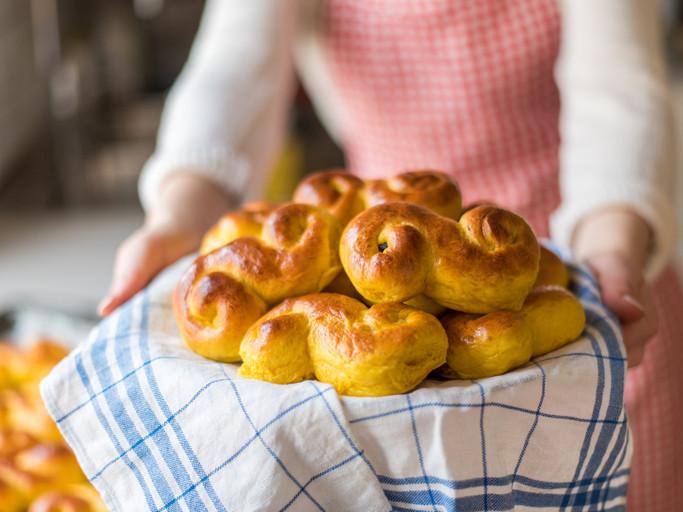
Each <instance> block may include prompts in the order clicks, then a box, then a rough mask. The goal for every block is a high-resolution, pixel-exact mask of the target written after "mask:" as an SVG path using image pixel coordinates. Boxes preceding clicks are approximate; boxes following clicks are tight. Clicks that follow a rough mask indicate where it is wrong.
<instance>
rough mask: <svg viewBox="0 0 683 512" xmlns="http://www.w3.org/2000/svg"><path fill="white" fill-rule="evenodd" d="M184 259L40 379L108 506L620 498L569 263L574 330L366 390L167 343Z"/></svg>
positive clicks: (603, 326)
mask: <svg viewBox="0 0 683 512" xmlns="http://www.w3.org/2000/svg"><path fill="white" fill-rule="evenodd" d="M189 261H190V260H189V259H185V260H183V261H181V262H179V263H178V264H176V265H175V266H173V267H171V268H170V269H168V270H167V271H166V272H165V273H163V274H162V275H161V276H160V277H159V278H158V279H156V280H155V281H154V282H153V283H152V284H151V285H150V286H149V287H148V288H147V289H146V290H145V291H144V292H142V293H141V294H139V295H138V296H137V297H136V298H135V299H133V300H132V301H131V302H129V303H128V304H127V305H125V306H124V307H122V308H121V309H120V310H119V311H118V312H117V313H115V314H114V315H113V316H111V317H109V318H107V319H106V320H104V321H103V322H102V323H101V324H100V325H99V326H98V327H97V328H96V329H95V330H94V332H93V333H92V334H91V336H90V339H89V340H88V341H87V342H86V343H84V344H83V345H82V346H81V347H80V348H79V349H78V350H76V351H75V352H74V353H73V354H72V355H71V356H70V357H68V358H67V359H66V360H64V361H63V362H62V363H61V364H60V365H59V366H58V367H57V368H56V369H55V370H54V371H53V373H52V374H51V375H50V376H49V377H48V378H47V379H46V380H45V381H44V382H43V386H42V392H43V397H44V399H45V401H46V403H47V406H48V409H49V411H50V413H51V414H52V415H53V417H54V418H55V420H56V421H57V423H58V425H59V427H60V429H61V431H62V433H63V434H64V436H65V438H66V440H67V441H68V442H69V444H70V445H71V446H72V447H73V449H74V451H75V452H76V454H77V456H78V459H79V461H80V462H81V465H82V467H83V469H84V471H85V473H86V474H87V476H88V478H89V479H90V480H91V481H92V482H93V483H94V485H95V486H96V487H97V488H98V490H99V491H100V492H101V494H102V496H103V498H104V499H105V501H106V503H107V505H108V506H109V507H110V508H111V509H112V510H115V511H126V512H128V511H133V510H134V511H142V510H152V511H166V510H168V511H174V512H175V511H188V510H189V511H192V512H195V511H197V512H202V511H239V512H244V511H252V510H268V511H270V510H290V511H299V510H301V511H309V510H311V511H313V510H318V511H322V510H324V511H334V512H339V511H346V510H348V511H363V512H372V511H388V510H395V511H404V510H431V511H446V510H448V511H488V510H491V511H493V510H512V509H516V508H519V509H534V510H535V509H539V510H558V509H559V510H623V509H624V505H625V495H626V485H627V480H628V467H629V462H630V455H631V447H630V442H629V430H628V426H627V423H626V418H625V413H624V404H623V385H624V375H625V369H626V365H625V360H624V350H623V346H622V343H621V340H620V334H619V330H618V325H617V323H616V321H615V319H614V318H613V317H612V316H611V315H610V314H608V313H607V312H606V310H605V309H604V308H603V306H602V305H601V303H600V301H599V297H598V291H597V290H596V287H595V283H594V282H593V280H592V278H591V277H590V276H589V275H588V273H587V272H586V271H585V270H582V269H579V268H574V269H573V280H574V286H575V290H574V291H575V292H576V293H577V294H578V296H579V297H580V299H581V300H582V302H583V304H584V306H585V309H586V313H587V317H588V325H587V328H586V330H585V332H584V336H583V337H582V338H581V339H580V340H578V341H577V342H575V343H572V344H570V345H568V346H567V347H565V348H563V349H561V350H559V351H556V352H553V353H552V354H548V355H546V356H544V357H542V358H539V359H537V360H536V361H534V362H532V363H530V364H529V365H527V366H525V367H523V368H521V369H519V370H517V371H514V372H512V373H509V374H507V375H504V376H500V377H495V378H490V379H483V380H480V381H449V382H440V381H427V382H425V383H424V384H423V385H422V386H421V387H420V388H419V389H418V390H416V391H414V392H412V393H410V394H407V395H397V396H390V397H382V398H351V397H339V396H337V395H336V393H335V391H334V390H333V389H332V388H330V386H328V385H326V384H322V383H319V382H311V381H309V382H303V383H300V384H294V385H288V386H278V385H273V384H268V383H264V382H259V381H254V380H245V379H241V378H240V377H238V376H237V373H236V371H237V366H236V365H229V364H218V363H215V362H211V361H207V360H204V359H202V358H200V357H198V356H196V355H194V354H193V353H192V352H190V351H189V350H188V349H186V348H185V346H184V345H183V343H182V342H181V340H180V338H179V336H178V332H177V329H176V327H175V323H174V319H173V315H172V312H171V306H170V295H171V292H172V290H173V288H174V286H175V283H176V281H177V279H178V277H179V275H180V274H181V273H182V271H183V270H184V268H186V266H187V265H188V264H189Z"/></svg>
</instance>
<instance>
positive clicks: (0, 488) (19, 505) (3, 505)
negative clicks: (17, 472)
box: [0, 478, 61, 512]
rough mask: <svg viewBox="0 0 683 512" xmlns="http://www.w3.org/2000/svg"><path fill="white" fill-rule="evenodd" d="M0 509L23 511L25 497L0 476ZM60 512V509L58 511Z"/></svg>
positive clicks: (4, 511)
mask: <svg viewBox="0 0 683 512" xmlns="http://www.w3.org/2000/svg"><path fill="white" fill-rule="evenodd" d="M0 510H2V512H24V510H26V498H24V495H23V494H21V492H20V491H19V489H17V488H16V487H14V486H13V485H12V484H11V483H9V482H6V481H4V480H2V479H1V478H0ZM60 512H61V511H60Z"/></svg>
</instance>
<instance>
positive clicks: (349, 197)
mask: <svg viewBox="0 0 683 512" xmlns="http://www.w3.org/2000/svg"><path fill="white" fill-rule="evenodd" d="M364 187H365V184H364V183H363V180H361V179H360V178H358V177H357V176H354V175H353V174H350V173H348V172H346V171H343V170H333V171H322V172H316V173H313V174H311V175H309V176H308V177H306V178H305V179H304V180H302V181H301V183H300V184H299V186H297V188H296V190H295V191H294V195H293V196H292V199H293V200H294V202H296V203H304V204H312V205H315V206H319V207H320V208H323V209H324V210H326V211H328V212H330V213H331V214H332V215H334V216H335V217H336V218H337V219H338V220H339V222H340V223H341V225H342V226H345V225H346V224H347V223H348V222H349V221H350V220H351V219H352V218H353V217H355V216H356V215H358V214H359V213H360V212H362V211H363V210H364V209H365V197H364V192H363V189H364Z"/></svg>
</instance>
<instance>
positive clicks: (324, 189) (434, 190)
mask: <svg viewBox="0 0 683 512" xmlns="http://www.w3.org/2000/svg"><path fill="white" fill-rule="evenodd" d="M294 201H296V202H298V203H306V204H314V205H316V206H320V207H321V208H324V209H325V210H327V211H329V212H330V213H331V214H332V215H334V216H335V217H337V219H339V221H340V222H341V224H342V226H345V225H346V224H348V222H349V221H350V220H351V219H352V218H353V217H355V216H356V215H358V214H359V213H360V212H362V211H363V210H365V209H367V208H369V207H371V206H375V205H378V204H384V203H389V202H395V201H405V202H409V203H414V204H419V205H421V206H424V207H425V208H429V209H430V210H432V211H434V212H436V213H438V214H440V215H443V216H445V217H449V218H452V219H458V218H459V217H460V213H461V209H462V200H461V196H460V189H459V188H458V185H457V184H456V183H455V181H453V180H452V179H451V177H450V176H448V175H447V174H445V173H442V172H439V171H428V170H425V171H408V172H404V173H401V174H398V175H396V176H394V177H392V178H388V179H383V180H368V181H366V182H363V180H361V179H360V178H357V177H356V176H353V175H352V174H349V173H348V172H345V171H324V172H318V173H315V174H311V175H310V176H308V177H307V178H306V179H305V180H303V181H302V182H301V183H300V184H299V186H298V187H297V189H296V190H295V192H294Z"/></svg>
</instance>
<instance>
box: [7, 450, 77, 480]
mask: <svg viewBox="0 0 683 512" xmlns="http://www.w3.org/2000/svg"><path fill="white" fill-rule="evenodd" d="M14 464H15V466H16V467H18V468H19V469H21V470H23V471H27V472H30V473H33V474H34V475H38V476H41V477H44V478H47V479H49V480H51V481H52V482H54V483H58V484H60V485H62V484H74V483H79V482H85V481H86V478H85V475H84V474H83V471H81V467H80V466H79V465H78V461H77V460H76V457H75V456H74V454H73V452H72V451H71V450H69V449H68V448H67V447H66V446H65V445H63V444H61V443H41V444H37V445H35V446H31V447H29V448H26V449H24V450H22V451H20V452H19V453H18V454H17V455H16V456H15V457H14Z"/></svg>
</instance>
